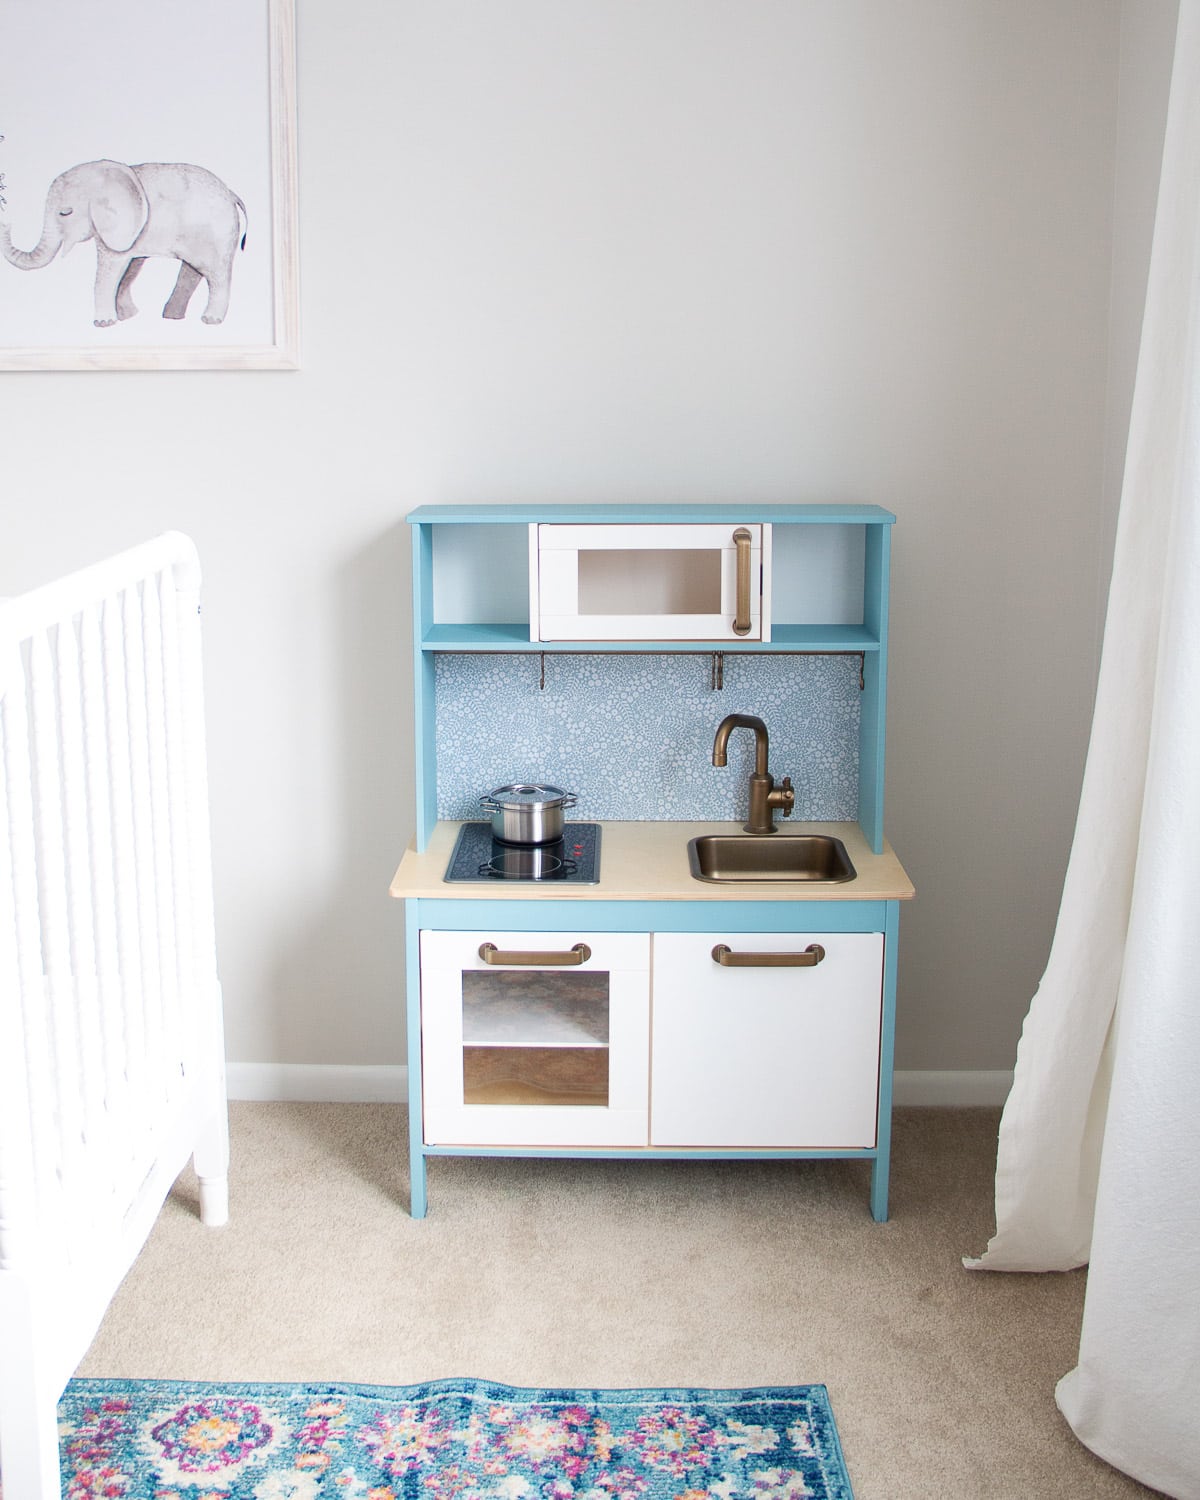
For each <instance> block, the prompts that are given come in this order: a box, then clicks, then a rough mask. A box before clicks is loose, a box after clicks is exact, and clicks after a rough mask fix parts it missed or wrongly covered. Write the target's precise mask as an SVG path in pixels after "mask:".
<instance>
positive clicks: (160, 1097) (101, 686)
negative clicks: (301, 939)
mask: <svg viewBox="0 0 1200 1500" xmlns="http://www.w3.org/2000/svg"><path fill="white" fill-rule="evenodd" d="M199 594H200V567H199V560H198V558H197V556H196V550H195V548H194V547H193V545H192V543H191V542H190V541H189V540H188V539H187V538H186V537H184V536H180V535H178V534H177V533H169V534H167V535H165V536H162V537H159V538H158V539H157V540H155V541H152V542H148V543H146V544H145V545H144V546H141V547H136V548H134V549H133V550H131V551H129V552H125V553H123V554H121V555H120V556H119V557H115V558H112V559H111V560H109V561H108V562H104V563H100V564H98V565H97V566H95V567H92V568H87V569H84V570H83V571H82V572H79V573H76V574H73V575H72V576H70V577H68V578H64V579H61V580H59V581H58V582H56V583H53V584H50V585H49V586H47V587H46V588H42V589H38V590H36V591H34V592H32V593H29V594H26V595H23V596H22V597H20V598H17V599H12V600H8V601H5V602H2V603H0V1470H2V1477H3V1500H51V1497H54V1500H57V1497H58V1496H59V1493H60V1491H59V1468H58V1431H57V1414H56V1409H57V1404H58V1398H59V1396H60V1394H61V1393H62V1390H63V1387H64V1386H65V1385H66V1383H67V1381H68V1380H69V1379H70V1377H71V1375H72V1373H73V1371H74V1369H75V1367H76V1365H77V1364H78V1363H79V1360H80V1359H81V1358H82V1356H83V1354H84V1353H85V1352H86V1350H87V1348H88V1345H89V1343H90V1342H91V1340H92V1338H93V1336H94V1334H95V1332H96V1329H97V1328H98V1326H99V1324H100V1320H101V1319H102V1317H103V1315H104V1312H105V1309H106V1307H107V1306H108V1303H109V1301H110V1299H111V1297H112V1295H113V1293H114V1292H115V1291H116V1289H117V1287H118V1285H119V1284H120V1281H121V1279H122V1277H123V1276H124V1275H125V1273H126V1271H127V1270H128V1269H129V1267H130V1265H131V1264H132V1263H133V1261H134V1259H135V1258H136V1256H137V1254H138V1251H139V1250H140V1249H141V1247H142V1245H143V1243H144V1242H145V1239H146V1236H147V1235H148V1234H149V1232H150V1229H151V1227H152V1226H153V1223H154V1220H155V1218H156V1217H157V1215H158V1212H159V1210H160V1208H161V1207H162V1204H163V1200H164V1199H165V1197H166V1195H167V1193H168V1192H169V1191H170V1188H171V1185H172V1183H173V1182H174V1180H175V1178H176V1177H177V1176H178V1174H179V1172H180V1170H181V1169H182V1168H183V1167H184V1166H185V1165H186V1163H187V1159H188V1157H189V1156H191V1157H193V1158H194V1161H195V1166H196V1171H197V1174H198V1176H199V1179H200V1214H201V1218H202V1219H203V1221H204V1222H205V1223H206V1224H221V1223H223V1222H224V1221H225V1218H226V1215H227V1186H226V1172H227V1167H228V1157H229V1144H228V1132H227V1122H226V1103H225V1082H224V1059H223V1043H222V1028H221V1001H220V988H219V984H218V980H217V971H216V958H215V944H214V938H213V913H212V874H211V859H210V849H209V831H208V793H207V777H206V769H205V755H204V717H203V694H202V684H201V664H200V619H199Z"/></svg>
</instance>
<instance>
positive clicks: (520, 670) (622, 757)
mask: <svg viewBox="0 0 1200 1500" xmlns="http://www.w3.org/2000/svg"><path fill="white" fill-rule="evenodd" d="M545 660H546V685H545V688H544V689H543V688H541V687H539V679H540V674H541V658H540V656H538V655H528V656H525V655H516V654H514V655H482V654H478V655H477V654H473V653H465V652H464V653H461V654H439V655H438V656H437V657H436V683H437V725H438V729H437V755H438V817H439V818H449V819H473V818H480V817H482V816H483V814H482V813H481V812H480V810H479V798H480V797H481V796H482V795H483V793H485V792H487V791H489V790H490V789H491V788H493V787H497V786H504V785H507V784H509V783H511V782H519V781H535V782H548V783H551V784H553V785H555V786H560V787H563V788H564V789H566V790H567V791H573V792H576V793H577V794H578V797H579V802H578V805H577V806H576V807H575V808H574V809H573V810H572V811H571V812H570V813H568V817H569V818H572V819H576V820H584V819H603V818H611V819H616V820H630V819H652V820H664V819H671V820H675V819H679V820H684V821H688V820H697V821H704V822H708V821H723V820H726V819H744V818H745V817H746V816H747V815H748V808H747V799H748V792H747V781H748V778H749V776H750V773H751V771H753V769H754V736H753V734H752V733H751V732H750V731H749V730H746V729H737V730H735V731H734V732H733V735H732V737H731V738H730V741H729V764H728V766H727V767H726V768H725V769H724V770H718V769H717V768H716V767H715V766H714V765H713V764H712V743H713V736H714V734H715V733H716V730H717V725H718V724H719V723H720V722H721V720H722V719H723V718H724V717H725V715H726V714H730V713H753V714H757V715H758V716H759V717H760V718H761V719H763V720H764V721H765V722H766V725H767V729H768V730H769V732H770V738H771V754H770V770H771V773H772V775H773V776H774V777H775V780H776V781H777V782H778V781H781V780H782V779H783V777H784V776H790V777H791V778H792V783H793V785H794V786H795V789H796V809H795V812H794V814H793V816H794V817H796V818H800V819H805V820H810V821H826V820H830V821H832V820H841V819H850V820H853V819H855V818H857V816H858V724H859V712H860V707H859V705H860V692H859V686H858V682H859V659H858V657H857V656H811V657H802V656H749V655H747V656H739V655H735V654H734V653H728V654H727V655H726V656H725V673H724V684H725V685H724V688H723V689H722V690H721V691H719V692H715V691H713V688H712V658H711V656H710V655H696V656H682V655H681V656H675V655H663V656H638V655H628V656H621V655H607V654H597V655H593V656H586V655H580V656H575V655H563V656H559V655H556V654H552V655H547V657H546V659H545ZM786 826H787V825H786V823H785V824H784V827H786Z"/></svg>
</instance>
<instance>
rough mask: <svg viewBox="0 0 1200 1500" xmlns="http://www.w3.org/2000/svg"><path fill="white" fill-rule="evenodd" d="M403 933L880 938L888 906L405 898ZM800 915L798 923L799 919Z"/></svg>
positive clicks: (871, 903)
mask: <svg viewBox="0 0 1200 1500" xmlns="http://www.w3.org/2000/svg"><path fill="white" fill-rule="evenodd" d="M404 905H405V909H406V914H407V920H408V926H409V930H410V931H412V932H415V931H419V930H420V929H421V928H423V927H433V928H437V929H438V930H440V931H442V932H473V931H474V930H475V929H476V928H483V927H494V928H495V929H496V930H497V931H498V932H526V931H530V932H570V931H572V930H573V929H575V928H578V929H579V930H580V931H583V930H584V929H588V930H590V931H592V932H711V931H713V930H714V929H716V928H720V929H721V930H722V931H723V932H804V931H807V930H809V929H811V930H813V931H820V932H885V931H886V930H887V909H888V907H889V906H894V905H896V903H895V902H888V901H731V902H724V901H587V900H582V901H581V900H575V901H554V900H537V899H536V898H535V899H533V900H530V901H520V900H514V901H495V900H489V899H488V898H487V897H486V896H481V897H479V898H478V899H475V900H472V899H470V898H468V899H465V900H455V899H446V900H442V899H441V898H440V897H429V896H410V897H408V898H407V899H406V900H405V903H404ZM802 913H803V915H802Z"/></svg>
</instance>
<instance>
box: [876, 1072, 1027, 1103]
mask: <svg viewBox="0 0 1200 1500" xmlns="http://www.w3.org/2000/svg"><path fill="white" fill-rule="evenodd" d="M1012 1081H1013V1076H1012V1069H1011V1068H1008V1069H1004V1068H999V1069H996V1070H995V1071H992V1072H985V1071H983V1070H979V1071H978V1072H968V1071H967V1070H965V1069H964V1070H959V1071H951V1070H949V1069H947V1070H946V1071H945V1072H936V1071H931V1072H925V1071H922V1070H920V1069H914V1070H913V1071H911V1072H897V1073H896V1075H895V1078H894V1081H893V1084H892V1102H893V1103H894V1104H899V1105H909V1106H917V1105H923V1106H943V1107H945V1106H950V1107H957V1108H960V1109H962V1108H969V1107H972V1106H977V1105H986V1106H999V1105H1001V1104H1003V1103H1004V1101H1005V1100H1006V1099H1007V1098H1008V1091H1009V1089H1011V1088H1012Z"/></svg>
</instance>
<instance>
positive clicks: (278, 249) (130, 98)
mask: <svg viewBox="0 0 1200 1500" xmlns="http://www.w3.org/2000/svg"><path fill="white" fill-rule="evenodd" d="M294 15H295V12H294V0H204V4H203V5H196V4H195V3H194V0H154V3H153V4H150V5H128V4H120V3H116V0H0V55H3V58H4V84H3V89H2V90H0V370H156V369H157V370H239V369H240V370H267V369H275V370H287V369H296V368H297V366H298V363H299V352H298V351H299V337H298V304H299V295H298V268H297V236H296V132H295V114H296V104H295V33H294Z"/></svg>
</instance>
